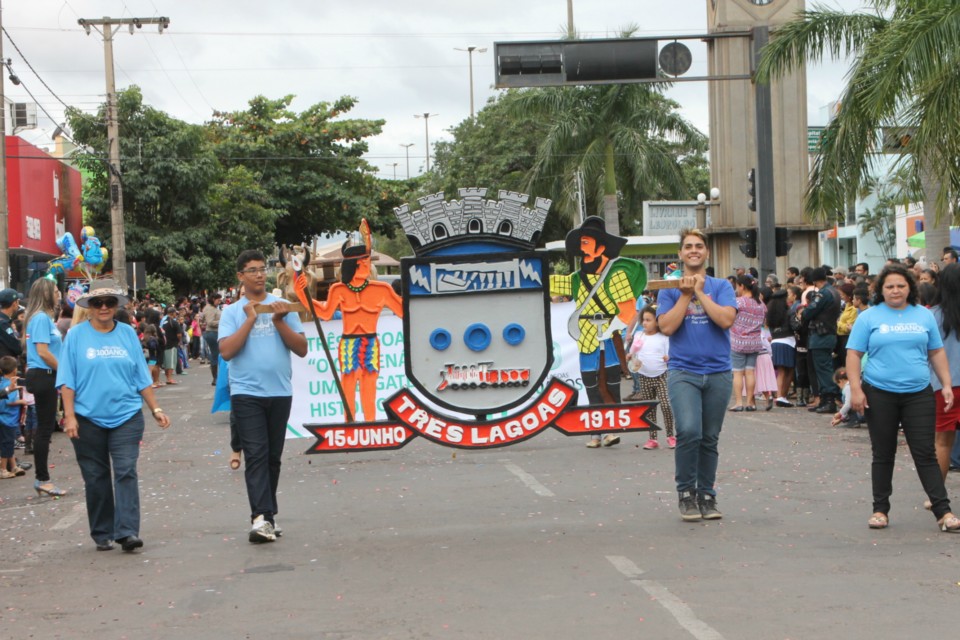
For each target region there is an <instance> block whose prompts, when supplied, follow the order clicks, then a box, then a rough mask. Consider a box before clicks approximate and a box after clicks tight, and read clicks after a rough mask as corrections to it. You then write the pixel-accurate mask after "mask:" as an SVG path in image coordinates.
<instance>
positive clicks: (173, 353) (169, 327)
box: [160, 304, 183, 384]
mask: <svg viewBox="0 0 960 640" xmlns="http://www.w3.org/2000/svg"><path fill="white" fill-rule="evenodd" d="M160 330H161V331H163V337H164V340H165V342H166V345H167V348H166V349H165V350H164V352H163V369H164V371H165V372H166V374H167V384H178V383H177V381H176V380H174V379H173V371H174V369H176V368H177V347H179V346H180V339H181V337H182V336H183V328H182V327H181V326H180V323H179V322H177V308H176V307H175V306H174V305H172V304H171V305H170V306H168V307H167V315H166V317H165V318H164V319H163V320H161V321H160Z"/></svg>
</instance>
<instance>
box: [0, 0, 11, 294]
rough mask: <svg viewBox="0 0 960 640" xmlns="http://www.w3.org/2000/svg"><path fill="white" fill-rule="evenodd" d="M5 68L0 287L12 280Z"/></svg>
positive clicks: (0, 172)
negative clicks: (8, 218) (8, 229)
mask: <svg viewBox="0 0 960 640" xmlns="http://www.w3.org/2000/svg"><path fill="white" fill-rule="evenodd" d="M2 28H3V7H2V6H0V29H2ZM0 60H3V37H2V36H0ZM2 72H3V69H0V110H2V111H3V113H2V115H0V117H2V118H3V120H0V123H2V125H3V127H2V135H0V289H6V287H7V283H8V282H10V238H9V235H8V233H7V217H8V212H7V103H6V101H5V100H4V97H3V85H4V80H3V73H2Z"/></svg>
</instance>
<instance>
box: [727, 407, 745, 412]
mask: <svg viewBox="0 0 960 640" xmlns="http://www.w3.org/2000/svg"><path fill="white" fill-rule="evenodd" d="M727 411H733V412H734V413H741V412H742V411H744V408H743V407H741V406H736V407H731V408H730V409H727Z"/></svg>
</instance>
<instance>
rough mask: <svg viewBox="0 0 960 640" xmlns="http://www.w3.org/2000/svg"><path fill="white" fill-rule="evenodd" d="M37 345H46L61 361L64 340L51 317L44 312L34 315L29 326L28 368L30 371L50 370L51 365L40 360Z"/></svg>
mask: <svg viewBox="0 0 960 640" xmlns="http://www.w3.org/2000/svg"><path fill="white" fill-rule="evenodd" d="M37 344H45V345H47V348H48V349H50V353H52V354H53V357H55V358H56V359H57V361H58V362H59V360H60V347H61V345H62V344H63V340H62V338H61V337H60V329H57V325H56V324H54V323H53V320H51V319H50V316H48V315H47V314H45V313H43V312H42V311H39V312H37V313H36V314H34V316H33V317H32V318H30V322H29V323H28V324H27V368H28V369H49V368H50V365H48V364H47V363H46V362H44V361H43V360H42V359H41V358H40V354H38V353H37Z"/></svg>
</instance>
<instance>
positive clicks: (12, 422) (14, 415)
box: [0, 377, 20, 430]
mask: <svg viewBox="0 0 960 640" xmlns="http://www.w3.org/2000/svg"><path fill="white" fill-rule="evenodd" d="M11 382H13V381H12V380H10V379H9V378H7V377H0V390H3V389H6V388H7V387H9V386H10V383H11ZM19 399H20V392H19V391H11V392H10V394H9V395H8V396H7V397H6V398H4V399H3V400H0V429H3V428H7V427H9V428H11V429H18V430H19V429H20V405H18V404H11V403H13V402H16V401H17V400H19Z"/></svg>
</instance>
